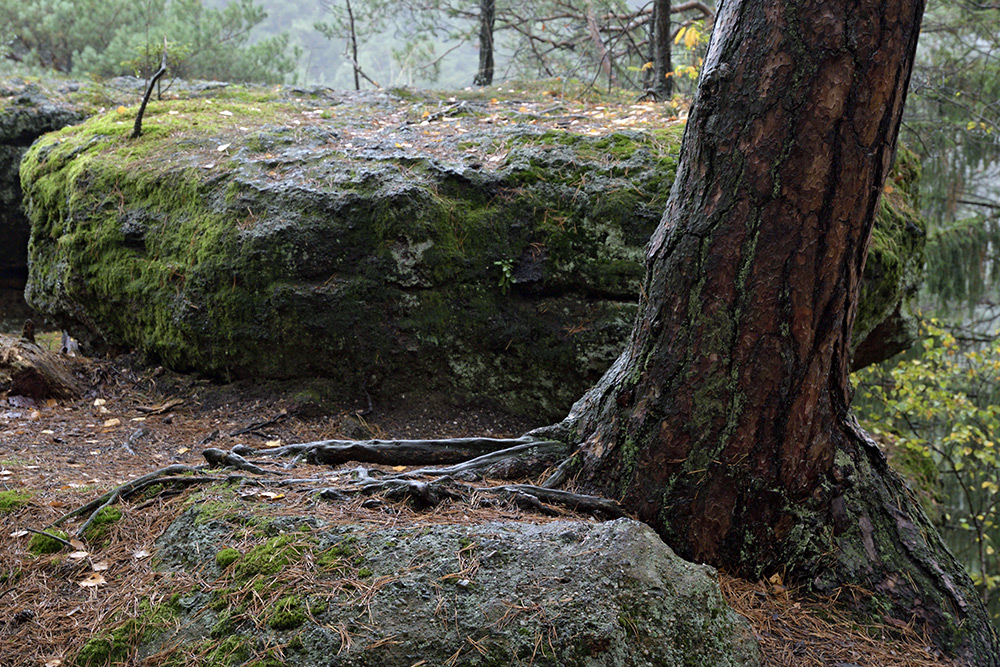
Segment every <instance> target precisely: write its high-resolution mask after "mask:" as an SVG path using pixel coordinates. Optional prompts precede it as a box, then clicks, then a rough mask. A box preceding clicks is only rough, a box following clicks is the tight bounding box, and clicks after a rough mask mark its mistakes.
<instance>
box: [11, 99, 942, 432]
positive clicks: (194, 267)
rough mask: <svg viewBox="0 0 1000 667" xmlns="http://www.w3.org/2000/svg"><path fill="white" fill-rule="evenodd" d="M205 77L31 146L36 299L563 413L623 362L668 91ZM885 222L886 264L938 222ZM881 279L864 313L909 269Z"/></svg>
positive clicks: (664, 138)
mask: <svg viewBox="0 0 1000 667" xmlns="http://www.w3.org/2000/svg"><path fill="white" fill-rule="evenodd" d="M190 94H191V95H192V98H191V99H185V100H173V101H167V102H162V103H155V102H154V103H153V104H151V105H150V107H149V110H148V111H147V118H146V122H145V128H146V132H145V134H144V135H143V137H142V138H140V139H139V140H136V141H132V140H129V139H128V138H127V134H128V132H129V131H130V130H131V127H132V121H133V113H134V111H128V112H125V113H120V112H119V111H112V112H110V113H106V114H103V115H100V116H97V117H95V118H92V119H91V120H89V121H88V122H86V123H84V124H83V125H80V126H77V127H74V128H69V129H66V130H63V131H61V132H59V133H55V134H52V135H49V136H47V137H45V138H44V139H43V140H41V141H39V142H38V143H37V144H36V145H35V147H34V148H33V150H32V151H31V153H30V154H29V155H28V157H27V158H26V160H25V161H24V163H23V165H22V169H21V176H22V181H23V186H24V188H25V192H26V194H27V202H28V210H29V212H30V215H31V218H32V221H33V236H32V243H31V250H30V261H31V278H30V281H29V284H28V288H27V292H26V293H27V296H28V299H29V302H30V303H31V304H32V306H33V307H35V308H37V309H39V310H40V311H42V312H43V313H46V314H47V315H50V316H52V317H54V318H57V319H61V320H62V321H63V322H64V323H65V324H67V325H71V326H72V325H76V326H77V329H76V333H77V334H78V335H79V336H80V337H81V338H83V339H85V340H86V339H88V338H89V339H91V340H92V341H103V342H105V343H108V344H110V345H113V346H122V347H134V348H138V349H140V350H142V351H143V352H145V353H147V354H148V355H150V356H152V357H154V358H156V359H159V360H161V361H162V362H164V363H166V364H168V365H170V366H172V367H174V368H178V369H182V370H184V369H197V370H200V371H204V372H207V373H211V374H214V375H217V376H221V377H255V378H290V377H301V376H319V377H326V378H332V379H333V380H335V381H336V382H337V383H338V384H339V386H340V387H341V388H343V390H344V392H345V393H347V394H350V393H354V394H360V392H361V391H362V390H364V391H368V392H371V393H373V394H376V396H381V397H382V398H383V399H385V398H388V397H391V396H393V395H398V394H403V393H407V394H416V393H421V392H430V391H440V392H441V393H442V394H444V395H447V396H449V397H452V398H456V399H459V400H462V399H471V398H482V397H488V398H491V399H493V400H496V401H499V402H500V403H502V404H503V405H504V406H505V407H507V408H508V409H512V410H514V411H518V412H522V413H531V414H534V415H536V416H539V417H545V418H556V417H559V416H561V415H562V414H564V413H565V410H566V409H567V408H568V406H569V405H570V403H571V402H572V401H573V400H574V399H575V398H577V397H578V396H579V395H580V394H581V393H582V392H583V391H584V390H585V389H586V388H587V387H588V386H590V385H591V384H592V383H593V382H594V381H595V380H596V379H597V377H598V376H599V375H600V374H601V373H602V372H603V371H604V369H605V368H607V366H608V365H609V364H610V363H611V361H613V359H614V358H615V357H616V355H617V353H618V351H619V349H620V348H621V346H622V343H623V341H624V338H625V336H626V335H627V333H628V331H629V330H630V328H631V325H632V320H633V317H634V314H635V309H636V305H635V304H636V298H637V295H638V291H639V283H640V279H641V276H642V273H643V251H644V246H645V244H646V240H647V239H648V237H649V234H650V232H651V230H652V229H653V227H654V226H655V225H656V223H657V222H658V221H659V217H660V213H661V211H662V210H663V208H664V203H665V200H666V197H667V195H668V193H669V189H670V188H669V186H670V183H671V181H672V179H673V172H674V166H675V155H676V152H677V148H678V146H679V142H680V136H681V132H682V129H683V124H682V123H681V122H678V121H676V120H669V119H667V118H665V117H664V115H663V114H664V113H666V112H669V108H668V107H665V106H662V107H652V106H639V107H621V108H615V109H610V110H605V109H602V110H593V109H590V108H586V107H582V106H579V107H567V106H566V104H568V103H566V104H562V105H560V106H559V111H557V112H554V113H556V115H555V116H554V117H553V115H552V114H549V115H546V112H545V110H544V107H543V106H542V105H533V106H531V107H530V108H528V107H521V108H516V104H515V108H504V107H502V106H501V105H500V104H498V103H497V102H496V101H495V100H492V101H489V102H487V101H485V100H483V101H480V102H474V101H473V102H469V103H467V104H465V105H464V106H463V105H461V104H460V103H458V102H454V103H451V104H443V103H439V102H437V101H430V100H427V99H412V98H407V99H402V98H399V97H393V96H391V95H388V94H383V93H378V94H375V93H370V94H364V95H349V94H346V93H344V94H337V93H332V92H330V91H326V90H317V91H311V92H310V91H296V90H288V89H277V90H272V89H267V90H260V89H247V88H240V87H222V88H219V89H215V90H212V91H208V92H206V91H192V92H190ZM209 95H210V96H211V97H208V96H209ZM553 109H555V107H553ZM598 113H600V114H605V113H606V114H608V115H615V117H614V118H613V119H610V120H609V119H607V118H604V119H602V120H601V121H600V122H599V123H592V122H590V119H591V118H593V116H594V115H596V114H598ZM588 114H589V115H588ZM512 119H513V120H520V121H523V122H511V120H512ZM581 119H582V122H581ZM528 121H530V122H528ZM532 123H533V124H532ZM616 128H633V129H623V130H617V131H616ZM899 191H900V192H904V190H903V189H902V188H900V190H899ZM897 208H898V207H897V205H896V204H895V203H894V202H893V201H890V202H889V204H888V205H887V206H886V207H885V209H884V211H883V215H882V219H885V220H889V221H890V222H892V221H893V220H895V218H891V215H892V214H893V212H894V211H896V210H897ZM890 218H891V219H890ZM908 220H909V219H908ZM881 225H882V223H881V222H880V229H881V230H883V233H881V235H877V236H876V243H875V245H874V247H873V249H872V258H871V261H870V262H869V263H870V266H871V267H878V266H880V261H881V260H880V257H881V256H882V254H884V253H885V252H890V253H893V257H896V258H899V257H903V259H902V260H901V261H904V262H913V263H915V265H919V264H920V260H919V256H920V247H921V246H922V239H923V237H922V231H921V230H920V228H919V227H916V226H911V225H910V224H909V222H907V224H904V225H889V226H881ZM911 227H913V228H912V229H911ZM900 235H902V236H903V237H905V238H902V239H900V238H897V237H899V236H900ZM904 242H905V243H904ZM883 248H888V250H884V249H883ZM904 255H905V256H904ZM913 257H916V258H918V259H915V260H913V259H911V258H913ZM870 273H871V271H869V273H866V276H868V275H869V274H870ZM872 275H876V276H877V279H878V280H879V281H880V284H879V287H878V289H877V290H876V292H877V294H878V295H879V299H878V300H877V301H878V303H877V306H878V308H877V309H876V311H873V312H875V314H873V315H871V316H869V315H868V314H866V313H867V312H868V311H866V310H865V308H867V305H863V308H862V315H861V316H860V317H859V321H863V322H865V323H866V327H868V325H870V324H873V323H874V324H878V322H881V321H882V320H884V319H885V318H886V317H887V316H891V315H892V313H893V310H894V308H895V306H896V305H897V304H899V303H900V300H901V299H902V298H903V295H904V294H905V292H906V291H907V289H909V287H910V285H911V284H912V278H913V275H912V272H910V273H906V272H900V271H895V270H893V271H881V272H878V271H876V272H875V273H872ZM906 281H910V282H906ZM883 283H884V284H883ZM870 301H871V303H873V304H875V301H876V300H875V299H871V300H870ZM866 304H867V302H866ZM901 312H905V309H903V310H902V311H901ZM874 328H875V327H874V326H871V327H869V328H868V330H869V331H871V330H874Z"/></svg>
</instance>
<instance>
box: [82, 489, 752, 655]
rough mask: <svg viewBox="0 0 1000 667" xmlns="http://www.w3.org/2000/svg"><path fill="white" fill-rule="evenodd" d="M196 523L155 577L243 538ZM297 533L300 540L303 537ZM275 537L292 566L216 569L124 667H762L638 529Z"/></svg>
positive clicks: (285, 523)
mask: <svg viewBox="0 0 1000 667" xmlns="http://www.w3.org/2000/svg"><path fill="white" fill-rule="evenodd" d="M199 513H200V510H199V509H198V508H192V509H190V510H188V511H187V512H185V513H184V514H182V515H181V516H179V517H178V518H177V519H176V520H175V521H174V522H173V524H172V525H171V526H170V527H168V528H167V530H166V531H165V533H164V534H163V535H162V536H161V537H160V538H159V540H157V553H156V557H157V559H158V562H159V563H160V564H161V565H160V567H161V569H162V570H164V571H165V572H164V574H167V573H169V572H174V571H188V570H197V571H203V568H204V567H205V566H206V565H207V566H209V567H211V563H210V562H208V561H211V559H212V554H214V553H216V552H218V551H219V549H220V548H221V547H222V545H223V544H225V540H228V539H231V535H232V534H233V533H234V532H238V531H240V530H242V524H240V523H238V522H236V523H231V524H229V529H228V531H226V530H222V528H223V526H222V523H224V522H220V524H219V525H216V526H211V525H209V524H206V523H204V522H200V521H199V520H198V517H199ZM305 522H308V525H310V527H311V530H310V531H309V533H308V539H306V538H305V537H304V536H301V533H300V532H299V531H298V529H297V528H298V524H300V523H305ZM274 525H275V528H276V529H277V530H284V531H286V532H285V533H283V534H280V535H279V536H281V537H285V536H287V537H291V536H294V535H300V537H299V538H296V539H297V540H298V541H297V542H296V544H297V545H298V547H299V549H298V551H297V554H296V556H297V557H296V558H295V559H294V560H291V561H288V562H285V563H284V564H283V566H282V569H281V571H280V572H279V573H274V572H271V571H270V570H266V571H261V572H259V573H257V574H255V575H253V576H252V577H250V578H246V573H242V574H241V573H237V572H232V571H224V572H219V573H218V576H219V579H218V580H217V582H216V587H215V588H214V589H213V590H210V591H203V592H201V593H199V594H198V595H197V596H192V597H191V598H190V600H189V601H190V603H189V604H187V605H184V606H183V608H182V609H181V612H180V615H179V617H178V618H177V619H176V623H175V624H174V627H173V628H170V629H165V630H162V631H160V632H159V633H157V634H156V635H155V636H154V635H152V634H146V635H144V636H143V637H142V639H141V641H139V642H136V643H135V644H133V645H132V650H133V653H132V654H131V655H130V656H129V657H130V659H132V660H133V662H141V661H142V659H143V658H145V657H147V656H150V655H156V656H157V657H158V658H159V659H161V660H165V661H167V663H169V664H177V665H195V664H215V663H213V662H211V661H210V660H209V656H211V655H218V654H216V653H214V652H216V651H217V650H218V648H219V647H220V646H221V645H222V643H223V642H226V647H227V648H226V651H225V655H231V656H234V660H233V662H231V663H226V664H233V665H244V664H245V665H249V664H254V661H255V660H262V659H265V658H266V657H267V656H268V655H269V654H270V652H271V651H273V650H276V647H282V648H283V649H284V657H283V661H282V662H281V663H280V664H284V665H290V666H292V665H301V666H303V667H306V666H312V665H338V666H340V667H362V666H367V667H371V666H375V665H378V666H380V667H395V666H399V667H408V666H409V665H413V664H418V663H421V661H423V663H422V664H427V665H444V664H457V665H470V666H471V665H479V666H486V665H504V666H506V665H513V664H518V663H522V664H529V663H531V664H535V665H539V666H556V665H558V666H561V667H574V666H580V667H583V666H585V665H607V666H611V667H613V666H621V667H624V666H625V665H630V666H633V667H643V666H648V667H652V666H653V665H669V666H676V667H682V666H684V667H697V666H704V667H736V666H737V665H739V666H751V665H759V664H760V655H759V652H758V648H757V645H756V641H755V639H754V637H753V634H752V632H751V631H750V629H749V626H748V624H747V623H746V621H745V620H744V619H742V618H741V617H740V616H738V615H737V614H736V613H735V612H733V610H732V609H731V608H730V607H729V606H728V605H727V604H726V603H725V601H724V600H723V598H722V596H721V594H720V591H719V587H718V582H717V579H716V573H715V571H714V570H712V568H710V567H707V566H704V565H695V564H693V563H688V562H685V561H683V560H681V559H680V558H678V557H677V556H676V555H675V554H674V553H673V552H672V551H671V550H670V548H669V547H667V546H666V545H665V544H664V543H663V542H662V541H661V540H660V538H659V537H658V536H657V535H656V534H655V533H654V532H653V531H652V529H650V528H649V527H648V526H646V525H644V524H641V523H638V522H636V521H632V520H627V519H623V520H618V521H612V522H607V523H594V522H583V521H558V522H552V523H547V524H543V525H532V524H526V523H499V522H490V523H483V524H476V525H447V524H446V525H422V526H410V527H404V526H397V527H386V526H383V525H371V524H363V523H362V524H359V525H343V524H340V523H330V524H327V523H324V522H323V521H317V520H316V519H315V518H314V517H296V516H283V517H281V518H279V519H276V521H275V524H274ZM227 533H228V534H227ZM256 539H258V540H259V543H258V544H257V545H256V546H255V547H250V550H251V551H253V550H255V549H258V548H260V549H261V550H262V551H269V550H271V547H270V546H268V545H269V544H271V543H272V542H273V540H274V539H275V538H274V537H271V538H268V537H266V536H264V535H261V536H259V537H257V538H256ZM289 544H291V542H290V543H289ZM195 553H200V554H203V559H204V561H203V562H197V561H192V560H191V559H190V555H191V554H195ZM334 554H339V555H338V556H337V558H338V559H339V561H340V566H338V567H330V561H331V559H333V558H334ZM321 556H322V558H321ZM359 558H363V561H364V565H363V566H359V565H358V561H359ZM321 560H325V562H323V563H321V562H320V561H321ZM365 571H367V576H364V573H365ZM113 631H114V628H112V629H111V630H101V631H99V633H98V634H99V636H105V635H106V634H107V633H108V632H113ZM236 639H238V641H236ZM347 639H349V641H347ZM235 656H238V658H236V657H235Z"/></svg>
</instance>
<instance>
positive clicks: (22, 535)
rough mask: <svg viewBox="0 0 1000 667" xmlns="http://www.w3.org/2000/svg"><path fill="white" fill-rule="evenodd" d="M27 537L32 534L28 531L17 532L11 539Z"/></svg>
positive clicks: (12, 534)
mask: <svg viewBox="0 0 1000 667" xmlns="http://www.w3.org/2000/svg"><path fill="white" fill-rule="evenodd" d="M25 535H31V533H30V532H29V531H27V530H15V531H14V532H13V533H11V534H10V536H11V537H24V536H25Z"/></svg>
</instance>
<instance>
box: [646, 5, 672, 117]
mask: <svg viewBox="0 0 1000 667" xmlns="http://www.w3.org/2000/svg"><path fill="white" fill-rule="evenodd" d="M652 23H653V26H652V30H651V33H652V40H651V42H652V45H653V57H652V61H653V85H652V87H651V88H650V92H651V93H652V94H653V97H654V98H656V99H657V100H660V101H662V100H666V99H669V98H670V96H671V95H672V94H673V81H671V80H670V77H669V76H668V74H669V73H670V72H671V71H672V70H673V67H672V66H671V64H670V47H671V40H670V0H654V1H653V20H652Z"/></svg>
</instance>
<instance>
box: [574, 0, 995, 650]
mask: <svg viewBox="0 0 1000 667" xmlns="http://www.w3.org/2000/svg"><path fill="white" fill-rule="evenodd" d="M922 14H923V0H886V1H885V2H884V3H882V4H873V3H868V2H862V1H861V0H818V1H817V2H815V3H813V4H809V3H806V4H803V3H801V2H794V1H792V0H761V1H760V2H746V1H743V0H726V1H725V2H723V3H722V5H721V8H720V11H719V14H718V16H717V18H716V22H715V29H714V31H713V34H712V40H711V44H710V46H709V51H708V54H707V56H706V59H705V63H704V69H703V71H702V74H701V82H700V85H699V90H698V95H697V98H696V101H695V105H694V107H693V109H692V112H691V115H690V118H689V119H688V121H687V128H686V133H685V137H684V144H683V148H682V150H681V159H680V164H679V165H678V169H677V177H676V180H675V182H674V184H673V190H672V193H671V197H670V200H669V203H668V204H667V210H666V212H665V214H664V217H663V219H662V221H661V223H660V226H659V227H658V229H657V230H656V232H655V233H654V234H653V237H652V239H651V241H650V246H649V248H648V254H647V275H646V279H645V282H644V285H643V291H642V294H641V311H640V315H639V317H638V319H637V321H636V325H635V327H634V329H633V333H632V336H631V339H630V341H629V343H628V345H627V347H626V349H625V351H624V352H623V354H622V356H621V357H620V358H619V359H618V361H617V362H616V363H615V364H614V366H613V367H612V368H611V369H610V370H609V371H608V372H607V374H606V375H605V376H604V378H603V379H602V380H601V381H600V382H599V384H598V385H597V386H596V387H595V388H594V389H592V390H591V391H590V392H589V393H588V394H587V395H586V396H584V397H583V398H582V399H581V400H580V401H579V402H578V403H577V404H576V405H575V406H574V408H573V411H572V413H571V414H570V416H569V417H568V418H567V420H566V422H564V424H563V425H564V426H566V427H570V428H572V429H573V431H572V432H573V433H574V434H575V438H576V440H575V442H578V443H579V450H578V452H577V454H576V455H575V462H576V464H577V467H576V468H575V473H576V474H577V478H576V480H577V485H578V487H579V490H581V491H585V492H590V493H594V492H596V493H600V494H603V495H606V496H609V497H611V498H615V499H618V500H620V501H621V502H622V503H623V504H624V506H625V507H626V508H627V509H628V510H629V511H631V512H634V513H635V515H636V516H637V517H638V518H640V519H641V520H643V521H645V522H646V523H648V524H650V525H652V526H653V527H655V528H656V529H657V531H658V532H659V533H660V535H661V536H662V537H663V538H664V540H665V541H666V542H667V543H668V544H669V545H670V546H672V547H673V548H674V549H675V550H676V551H677V552H678V553H679V554H681V555H682V556H684V557H686V558H689V559H693V560H696V561H701V562H707V563H711V564H712V565H715V566H717V567H720V568H724V569H726V570H728V571H734V572H736V573H738V574H740V575H742V576H744V577H747V578H750V579H756V578H758V577H761V576H768V575H771V574H773V573H783V574H786V575H787V576H788V577H789V578H791V579H793V580H795V581H797V582H801V583H808V584H810V585H812V586H813V587H814V588H816V589H818V590H821V591H822V590H833V589H834V588H835V587H837V586H840V585H845V584H849V585H854V586H859V587H861V588H862V589H864V590H866V591H869V592H870V593H871V595H870V596H867V598H866V599H867V600H868V602H869V604H871V609H870V610H871V611H872V612H873V613H878V614H883V613H886V612H885V610H886V609H888V610H889V612H888V613H889V614H891V615H894V616H895V617H896V618H897V619H899V620H901V621H903V622H910V621H913V622H915V623H916V624H917V625H918V626H923V627H925V628H926V629H927V631H928V632H929V633H930V634H931V636H932V637H933V638H934V640H935V641H936V642H937V643H938V645H939V646H941V647H943V648H945V649H946V650H948V651H950V652H953V653H955V654H957V655H959V656H961V657H962V658H963V659H965V660H967V661H968V662H969V664H973V665H988V666H991V667H992V666H996V665H1000V658H998V657H997V656H998V644H997V638H996V633H995V631H994V630H993V629H992V626H991V625H990V622H989V618H988V616H987V614H986V611H985V609H984V607H983V605H982V601H981V600H980V599H979V597H978V594H977V593H976V591H975V588H974V587H973V585H972V582H971V580H970V579H969V577H968V575H967V574H966V573H965V571H964V570H963V569H962V566H961V565H960V564H959V563H958V562H957V561H956V560H955V559H954V557H953V556H952V555H951V553H950V552H949V551H948V549H947V548H946V547H945V545H944V543H943V542H942V541H941V539H940V537H939V535H938V533H937V531H936V530H935V529H934V527H933V526H932V525H931V524H930V522H929V521H928V520H927V518H926V517H925V516H924V514H923V512H922V511H921V510H920V508H919V506H918V505H917V504H916V503H915V501H914V499H913V498H912V496H911V494H910V493H909V491H908V490H907V489H906V488H905V486H904V485H903V484H902V483H901V481H900V480H899V478H898V477H897V476H896V475H895V474H894V473H893V472H892V471H891V470H890V469H889V468H888V466H887V464H886V461H885V458H884V456H883V455H882V454H881V452H880V451H879V449H878V447H877V446H876V445H875V443H874V442H873V441H872V440H871V438H869V437H868V436H867V435H866V434H865V433H864V432H863V431H862V430H861V429H860V427H859V426H858V425H857V422H856V421H855V420H854V418H853V416H852V415H851V413H850V412H849V405H850V400H851V388H850V384H849V378H848V373H849V368H850V354H849V345H850V340H849V337H850V331H851V327H852V324H853V322H854V317H855V314H856V311H857V303H858V295H859V286H860V280H861V274H862V269H863V266H864V262H865V256H866V254H867V250H868V244H869V239H870V236H871V230H872V224H873V222H874V219H875V213H876V211H877V209H878V205H879V195H880V192H881V189H882V185H883V182H884V179H885V177H886V174H887V173H888V171H889V168H890V165H891V163H892V159H893V154H894V150H895V142H896V134H897V131H898V128H899V122H900V114H901V112H902V108H903V103H904V101H905V98H906V91H907V86H908V82H909V77H910V71H911V68H912V65H913V58H914V54H915V50H916V44H917V35H918V32H919V27H920V20H921V17H922ZM862 597H865V596H862Z"/></svg>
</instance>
